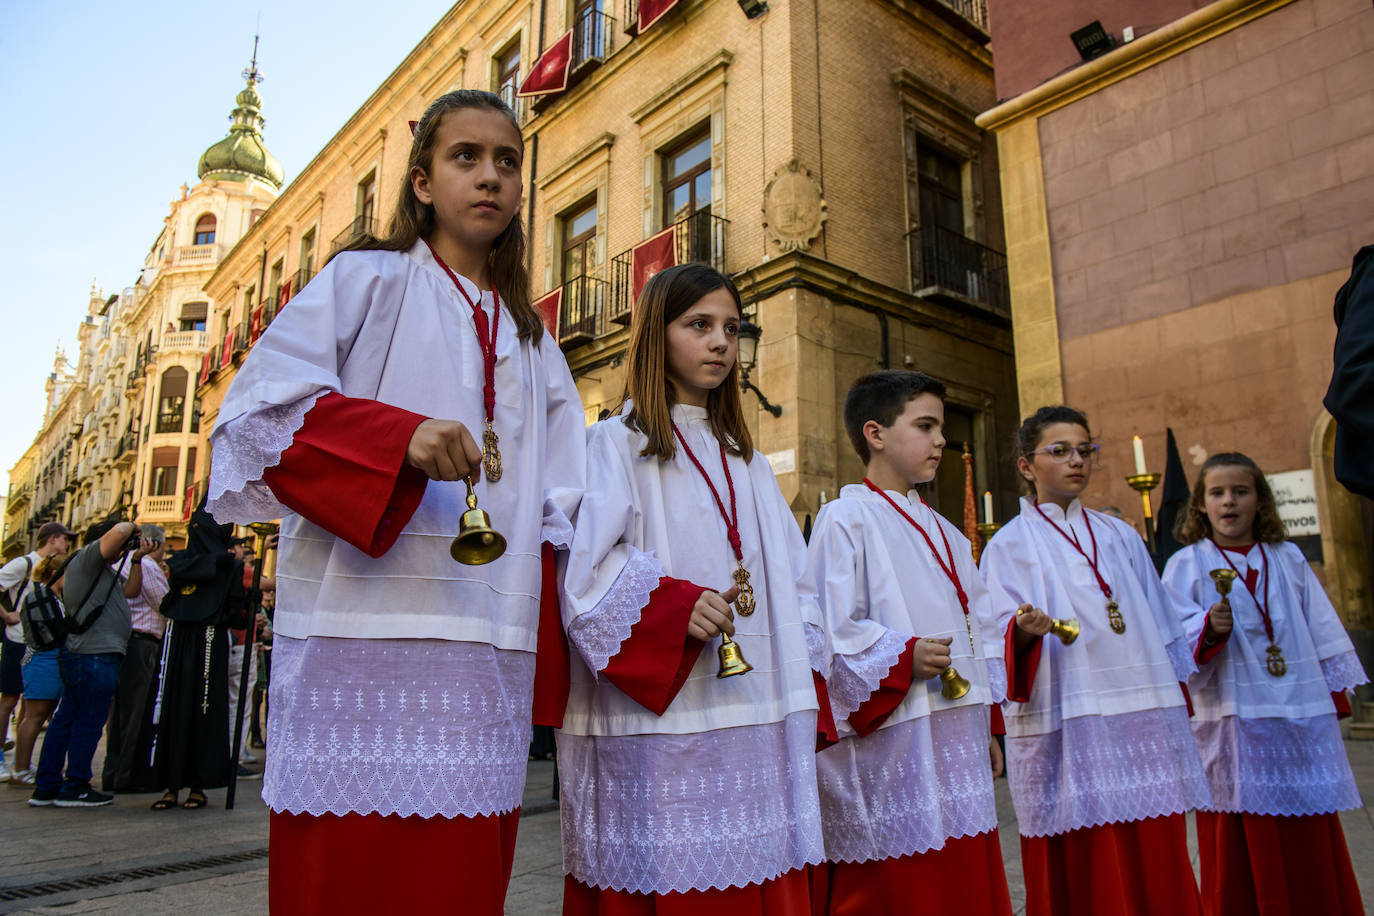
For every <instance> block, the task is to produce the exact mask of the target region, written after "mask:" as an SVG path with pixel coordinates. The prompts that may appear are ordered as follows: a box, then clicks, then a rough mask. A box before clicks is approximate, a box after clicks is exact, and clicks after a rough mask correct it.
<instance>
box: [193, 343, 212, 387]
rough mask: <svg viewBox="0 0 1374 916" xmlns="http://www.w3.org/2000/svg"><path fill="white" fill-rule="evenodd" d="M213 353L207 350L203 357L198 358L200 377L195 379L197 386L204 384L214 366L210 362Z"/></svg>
mask: <svg viewBox="0 0 1374 916" xmlns="http://www.w3.org/2000/svg"><path fill="white" fill-rule="evenodd" d="M214 355H215V354H214V351H207V352H206V354H205V355H204V356H203V357H201V360H200V378H198V379H197V380H196V386H197V387H199V386H201V385H204V384H205V383H206V382H207V381H209V380H210V372H211V371H212V370H213V369H214V368H215V367H214V366H213V365H212V364H211V362H210V358H211V357H212V356H214Z"/></svg>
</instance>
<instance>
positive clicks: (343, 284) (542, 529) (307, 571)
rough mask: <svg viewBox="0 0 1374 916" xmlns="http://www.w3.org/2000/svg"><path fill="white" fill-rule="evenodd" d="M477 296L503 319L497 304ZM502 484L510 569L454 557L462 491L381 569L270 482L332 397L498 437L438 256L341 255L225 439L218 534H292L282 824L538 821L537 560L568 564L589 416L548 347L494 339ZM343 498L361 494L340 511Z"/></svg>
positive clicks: (284, 652) (231, 401)
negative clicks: (487, 419)
mask: <svg viewBox="0 0 1374 916" xmlns="http://www.w3.org/2000/svg"><path fill="white" fill-rule="evenodd" d="M460 280H461V282H462V283H463V284H464V289H465V290H466V291H467V293H468V295H469V296H471V297H472V298H473V300H474V301H478V302H480V304H481V307H482V308H484V309H485V310H486V311H487V313H488V317H489V318H490V317H492V315H493V308H494V304H493V298H492V295H491V293H489V292H482V291H480V290H479V289H478V287H477V286H476V285H475V284H473V283H472V282H471V281H470V280H468V279H467V278H460ZM496 354H497V362H496V373H495V376H496V407H495V417H494V419H495V424H494V425H495V427H496V430H497V432H498V434H499V435H500V441H501V456H502V462H503V465H504V470H505V474H504V476H503V477H502V479H501V480H500V481H499V482H497V483H490V482H488V481H486V480H482V481H480V482H479V484H478V486H477V494H478V498H479V500H480V504H481V506H482V508H484V509H485V510H487V512H488V513H490V515H491V518H492V522H493V524H494V526H495V527H496V528H497V529H498V530H499V531H501V533H502V534H503V535H505V537H506V540H507V548H506V553H505V555H504V556H502V557H501V558H500V559H499V560H497V561H496V562H494V563H491V564H489V565H486V566H461V565H459V564H457V563H455V562H454V561H453V560H452V558H451V557H450V555H449V549H448V548H449V542H450V541H451V540H452V538H453V537H454V535H455V534H457V525H458V519H459V517H460V515H461V513H462V511H463V509H464V508H465V504H464V497H465V496H466V490H465V488H464V485H463V484H462V483H461V482H441V481H429V483H428V485H427V487H426V490H425V493H424V498H423V500H422V501H421V503H420V506H419V508H418V509H417V510H416V512H415V513H414V515H413V516H412V517H411V518H410V519H409V521H407V522H406V524H405V525H404V527H403V529H402V533H401V534H400V536H399V538H398V539H397V540H396V543H395V545H394V546H393V547H392V548H391V549H390V550H389V551H388V552H387V553H386V554H385V555H384V556H382V557H380V558H377V559H373V558H371V557H369V556H367V555H366V554H365V553H363V552H362V551H361V550H359V549H358V548H357V547H354V546H353V545H351V544H349V543H347V542H346V541H344V540H342V539H341V538H338V537H335V536H334V535H333V534H331V533H330V532H328V531H326V530H324V529H322V528H321V527H319V526H318V525H316V524H314V523H312V522H310V521H309V520H307V519H305V518H303V517H301V516H299V515H297V514H295V513H293V512H292V511H291V510H290V509H288V508H287V507H285V506H283V505H282V504H281V503H280V502H278V501H277V500H276V498H275V497H274V496H273V495H272V493H271V491H270V490H269V489H268V487H267V486H266V485H265V484H264V483H263V480H262V475H263V471H264V469H266V468H270V467H274V466H276V465H277V464H278V463H279V462H280V460H281V454H282V452H283V451H285V450H286V449H287V448H289V447H290V445H291V443H292V437H293V436H294V434H295V433H296V431H297V430H298V429H300V427H301V425H302V424H303V423H304V422H305V415H306V413H307V412H309V410H310V409H311V407H313V406H314V404H315V402H316V400H317V399H319V398H320V397H321V396H323V395H325V394H328V393H331V392H337V393H340V394H342V395H344V396H346V397H352V398H363V399H371V400H376V401H379V402H382V403H385V404H389V405H392V406H394V407H399V408H403V409H405V410H409V411H412V412H414V413H418V414H421V415H423V416H426V417H434V418H439V419H449V420H458V421H461V422H462V423H463V424H465V425H466V426H467V427H468V429H469V430H472V431H474V433H475V434H477V435H478V436H480V430H481V429H482V425H483V420H484V412H483V404H482V384H483V369H482V365H483V362H482V354H481V350H480V348H479V346H478V342H477V335H476V330H475V326H474V321H473V316H472V310H471V307H470V306H469V305H468V303H467V301H465V300H464V298H463V297H462V296H461V295H460V294H459V292H458V290H457V289H456V288H455V286H454V284H453V281H452V280H450V279H449V277H448V275H447V274H445V273H444V271H443V269H442V268H441V267H440V266H439V265H438V264H437V263H436V262H435V260H434V257H433V255H432V254H431V253H430V251H429V249H428V247H427V246H426V245H425V243H424V242H423V241H420V242H417V243H416V244H415V246H414V247H412V248H411V249H410V250H409V251H407V252H393V251H360V252H345V253H343V254H340V255H338V256H337V257H335V258H334V259H333V260H332V261H330V262H329V264H327V265H326V266H325V268H324V269H323V270H321V271H320V273H319V274H318V275H317V276H316V277H315V278H314V279H313V280H311V282H310V283H309V284H307V285H306V286H305V288H304V289H302V290H300V291H299V292H298V293H297V295H296V296H295V297H294V298H293V299H291V301H290V302H289V303H288V304H287V305H286V306H285V307H284V308H283V309H282V311H281V313H280V314H279V315H278V316H277V318H276V320H274V321H273V322H272V324H271V325H270V326H269V327H268V328H267V330H266V331H265V332H264V333H263V336H262V337H261V339H259V340H258V342H257V343H256V344H255V346H254V347H253V349H252V351H251V352H250V353H249V355H248V357H247V359H246V360H245V361H244V363H243V365H242V367H240V369H239V371H238V373H237V374H236V375H235V377H234V380H233V382H232V384H231V385H230V389H229V392H228V394H227V395H226V397H225V400H224V404H223V406H222V407H221V408H220V410H219V414H218V417H217V419H216V425H215V430H214V432H213V433H212V434H211V437H210V445H211V448H212V449H213V452H212V458H211V475H210V483H209V508H210V511H211V512H212V513H213V514H214V515H215V517H216V518H217V519H218V520H220V521H234V522H240V523H246V522H251V521H259V520H263V519H270V518H276V517H280V518H281V519H282V530H281V547H280V550H281V556H280V562H279V568H278V574H277V610H276V617H275V620H274V629H275V631H276V634H277V637H278V639H277V643H276V647H275V649H274V660H275V665H274V668H275V669H276V670H275V671H274V672H273V674H274V676H273V679H272V697H271V716H270V721H269V739H270V740H271V741H272V744H273V747H274V748H276V750H275V751H274V752H273V754H271V755H269V761H268V767H267V771H266V774H265V782H264V791H263V795H264V797H265V798H266V799H267V801H268V804H269V805H270V806H271V807H272V808H273V810H279V811H291V812H293V813H302V812H303V813H308V814H322V813H326V812H328V813H335V814H341V813H345V812H347V811H356V812H361V813H369V812H380V813H383V814H401V815H406V814H419V815H422V816H432V815H436V814H437V815H442V816H449V817H452V816H460V815H461V816H474V815H485V814H495V813H501V812H504V811H510V810H512V809H513V808H514V807H516V806H518V805H519V803H520V795H521V788H522V786H523V784H524V778H523V777H524V768H525V756H526V750H527V742H528V735H529V727H530V703H531V696H532V689H533V676H534V675H533V672H534V663H533V653H534V651H535V647H536V634H537V628H538V618H539V594H540V582H541V565H540V545H541V542H544V541H549V542H551V543H553V544H554V545H555V546H560V547H566V546H567V544H568V543H569V541H570V539H571V534H572V528H571V523H570V521H569V519H570V517H571V515H572V514H573V512H574V510H575V507H576V504H577V500H578V498H579V497H580V494H581V489H582V485H583V479H584V469H585V460H584V455H585V431H584V423H585V420H584V414H583V411H582V406H581V402H580V399H579V397H578V394H577V389H576V386H575V384H574V383H573V380H572V376H571V374H570V373H569V371H568V368H567V363H566V362H565V361H564V359H563V356H562V353H561V352H560V350H559V349H558V344H557V342H556V341H555V340H553V338H552V336H551V335H548V334H545V335H544V336H543V337H542V339H541V340H540V342H539V343H537V344H533V343H530V342H528V341H522V340H520V339H519V338H518V335H517V329H516V326H515V322H514V321H512V320H510V316H509V313H504V312H503V315H502V320H501V321H500V324H499V328H498V334H497V339H496ZM338 498H339V499H340V500H347V499H348V493H347V491H346V490H345V491H343V492H340V493H338Z"/></svg>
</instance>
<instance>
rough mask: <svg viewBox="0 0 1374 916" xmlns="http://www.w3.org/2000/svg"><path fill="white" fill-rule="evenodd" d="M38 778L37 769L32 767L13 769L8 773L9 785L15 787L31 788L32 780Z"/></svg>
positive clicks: (34, 780)
mask: <svg viewBox="0 0 1374 916" xmlns="http://www.w3.org/2000/svg"><path fill="white" fill-rule="evenodd" d="M37 779H38V771H37V770H35V769H34V768H33V767H29V768H28V769H27V770H15V771H14V772H13V773H10V785H11V786H12V787H13V788H16V789H26V788H33V784H34V782H36V781H37Z"/></svg>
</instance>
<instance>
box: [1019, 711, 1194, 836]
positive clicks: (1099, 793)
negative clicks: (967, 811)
mask: <svg viewBox="0 0 1374 916" xmlns="http://www.w3.org/2000/svg"><path fill="white" fill-rule="evenodd" d="M1007 779H1008V782H1009V783H1010V786H1011V798H1012V802H1013V803H1014V804H1015V806H1016V817H1017V819H1018V821H1019V823H1020V828H1021V835H1022V836H1049V835H1053V834H1057V833H1066V832H1067V831H1070V830H1078V829H1080V828H1082V827H1096V826H1099V825H1101V824H1109V823H1121V822H1125V821H1138V820H1143V819H1145V818H1149V817H1160V816H1163V815H1167V814H1179V813H1182V812H1185V811H1191V810H1193V809H1195V808H1202V807H1206V806H1207V805H1208V804H1210V802H1211V793H1210V792H1209V791H1208V788H1207V777H1206V775H1205V774H1204V773H1203V771H1202V763H1201V761H1200V760H1199V759H1198V749H1197V744H1196V743H1195V742H1194V740H1193V733H1192V730H1191V729H1190V728H1189V727H1188V712H1187V710H1186V709H1185V708H1184V707H1182V706H1174V707H1169V708H1165V709H1143V710H1140V711H1138V712H1128V713H1122V714H1120V715H1115V716H1078V717H1075V718H1072V719H1065V720H1064V723H1063V727H1062V728H1061V729H1059V730H1057V731H1053V732H1049V733H1048V734H1042V735H1031V736H1028V737H1013V736H1011V735H1008V736H1007Z"/></svg>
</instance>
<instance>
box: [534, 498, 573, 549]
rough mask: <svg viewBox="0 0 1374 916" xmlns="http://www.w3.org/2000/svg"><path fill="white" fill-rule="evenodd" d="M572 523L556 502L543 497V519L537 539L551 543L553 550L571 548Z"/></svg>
mask: <svg viewBox="0 0 1374 916" xmlns="http://www.w3.org/2000/svg"><path fill="white" fill-rule="evenodd" d="M572 539H573V524H572V522H571V521H569V519H568V516H567V514H566V513H565V512H564V511H563V509H562V508H561V507H560V506H559V505H558V503H557V502H556V501H555V500H553V499H550V498H548V497H545V498H544V521H543V523H542V524H541V525H540V528H539V540H540V541H541V542H544V543H548V544H552V545H553V547H554V549H555V550H569V549H571V548H572Z"/></svg>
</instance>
